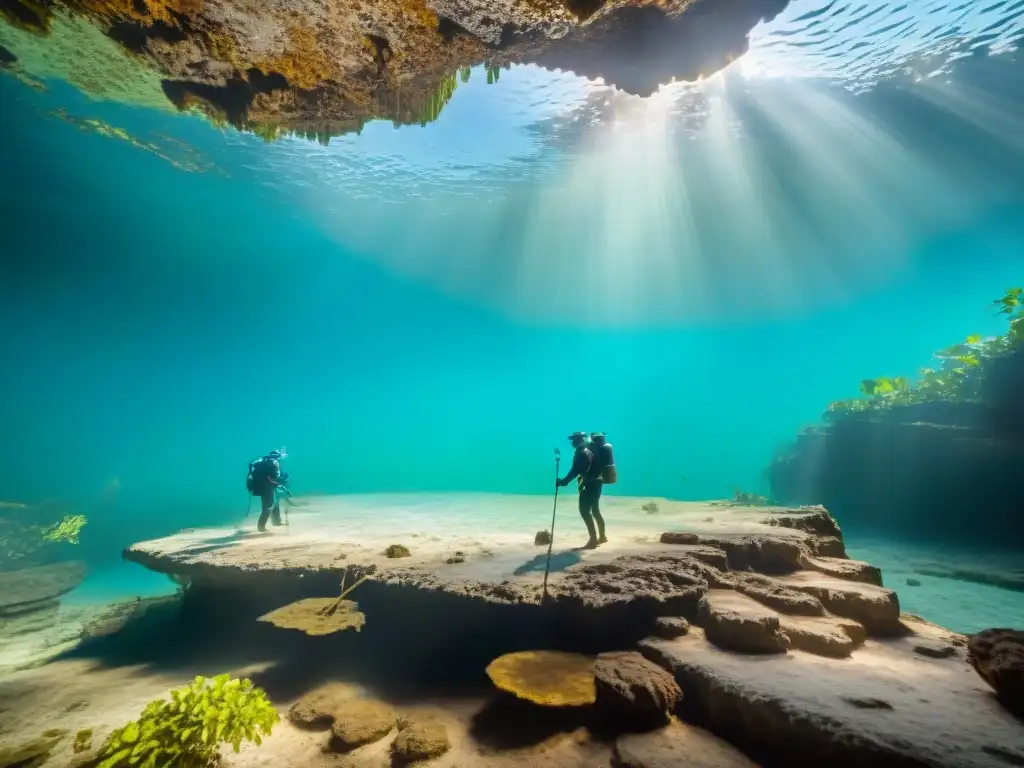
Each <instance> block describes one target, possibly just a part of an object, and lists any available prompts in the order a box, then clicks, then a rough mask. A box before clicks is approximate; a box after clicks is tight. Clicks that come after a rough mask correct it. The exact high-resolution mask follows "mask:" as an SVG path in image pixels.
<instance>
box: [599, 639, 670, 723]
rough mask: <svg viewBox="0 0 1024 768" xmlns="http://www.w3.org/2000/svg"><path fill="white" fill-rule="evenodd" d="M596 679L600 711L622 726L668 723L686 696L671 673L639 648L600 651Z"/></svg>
mask: <svg viewBox="0 0 1024 768" xmlns="http://www.w3.org/2000/svg"><path fill="white" fill-rule="evenodd" d="M594 680H595V684H596V692H597V701H596V703H597V710H598V714H599V715H600V716H601V717H603V718H604V719H605V720H606V721H607V722H609V723H614V724H615V726H616V727H617V728H620V729H628V728H637V729H640V730H643V729H646V728H652V727H656V726H659V725H665V724H667V723H668V721H669V717H670V716H671V715H672V713H673V712H675V708H676V706H677V705H678V704H679V701H680V699H682V697H683V692H682V691H681V690H680V688H679V685H678V683H676V681H675V679H674V678H673V677H672V675H671V674H669V673H668V672H666V671H665V670H664V669H662V668H661V667H659V666H657V665H656V664H653V663H651V662H650V661H648V660H647V659H645V658H644V657H643V656H641V655H640V654H639V653H636V652H635V651H624V652H613V653H602V654H601V655H599V656H598V657H597V661H596V662H594Z"/></svg>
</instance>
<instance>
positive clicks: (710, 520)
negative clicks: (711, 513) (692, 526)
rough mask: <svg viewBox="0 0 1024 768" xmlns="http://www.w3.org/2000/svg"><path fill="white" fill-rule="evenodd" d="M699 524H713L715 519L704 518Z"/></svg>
mask: <svg viewBox="0 0 1024 768" xmlns="http://www.w3.org/2000/svg"><path fill="white" fill-rule="evenodd" d="M701 522H702V523H713V522H715V518H713V517H705V518H704V519H703V520H701Z"/></svg>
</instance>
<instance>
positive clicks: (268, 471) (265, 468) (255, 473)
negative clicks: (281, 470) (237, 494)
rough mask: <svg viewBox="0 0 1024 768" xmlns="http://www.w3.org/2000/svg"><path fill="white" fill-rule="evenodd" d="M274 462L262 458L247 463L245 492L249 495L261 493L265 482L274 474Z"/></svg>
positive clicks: (264, 457)
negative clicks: (247, 471)
mask: <svg viewBox="0 0 1024 768" xmlns="http://www.w3.org/2000/svg"><path fill="white" fill-rule="evenodd" d="M274 464H275V462H274V460H273V459H271V458H268V457H266V456H262V457H260V458H258V459H255V460H254V461H250V462H249V474H248V475H246V477H245V490H247V491H248V492H249V493H254V492H259V491H262V489H263V488H265V487H266V485H267V480H268V479H269V478H270V476H271V475H272V474H274Z"/></svg>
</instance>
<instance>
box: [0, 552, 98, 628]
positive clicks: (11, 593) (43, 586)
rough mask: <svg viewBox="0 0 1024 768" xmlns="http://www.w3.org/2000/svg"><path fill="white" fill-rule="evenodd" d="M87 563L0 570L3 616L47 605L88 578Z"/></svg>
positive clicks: (0, 609)
mask: <svg viewBox="0 0 1024 768" xmlns="http://www.w3.org/2000/svg"><path fill="white" fill-rule="evenodd" d="M85 573H86V567H85V563H79V562H74V561H72V562H65V563H53V564H52V565H40V566H36V567H34V568H22V569H21V570H17V571H3V572H0V616H4V615H14V614H18V613H26V612H29V611H33V610H36V609H41V608H45V607H46V606H47V604H49V603H52V602H53V601H55V600H57V598H59V597H60V596H61V595H64V594H67V593H68V592H70V591H71V590H73V589H74V588H75V587H77V586H78V585H79V584H81V583H82V582H83V581H84V580H85Z"/></svg>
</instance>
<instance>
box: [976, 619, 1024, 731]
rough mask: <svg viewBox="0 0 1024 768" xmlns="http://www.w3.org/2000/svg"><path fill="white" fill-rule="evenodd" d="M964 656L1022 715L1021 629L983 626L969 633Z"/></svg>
mask: <svg viewBox="0 0 1024 768" xmlns="http://www.w3.org/2000/svg"><path fill="white" fill-rule="evenodd" d="M967 658H968V659H969V661H970V662H971V666H973V667H974V669H975V670H976V671H977V672H978V674H979V675H981V676H982V678H983V679H984V680H985V682H987V683H988V684H989V685H991V686H992V688H993V690H995V692H996V694H997V695H998V696H999V700H1000V701H1002V702H1003V703H1004V704H1005V705H1006V707H1007V708H1008V709H1010V710H1012V711H1014V712H1017V713H1020V714H1024V631H1021V630H1015V629H986V630H984V631H983V632H979V633H978V634H976V635H972V636H971V638H970V640H969V642H968V646H967Z"/></svg>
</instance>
